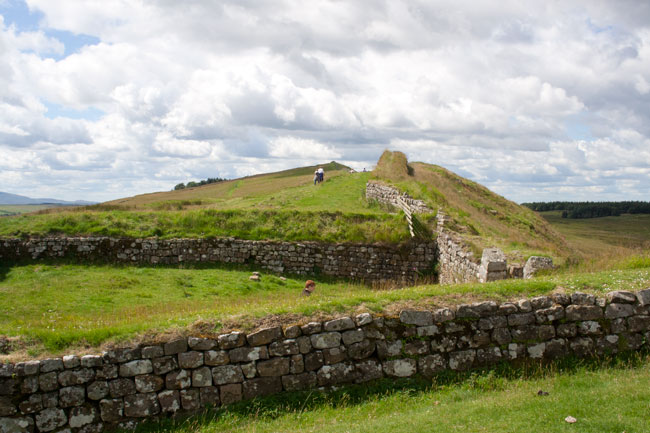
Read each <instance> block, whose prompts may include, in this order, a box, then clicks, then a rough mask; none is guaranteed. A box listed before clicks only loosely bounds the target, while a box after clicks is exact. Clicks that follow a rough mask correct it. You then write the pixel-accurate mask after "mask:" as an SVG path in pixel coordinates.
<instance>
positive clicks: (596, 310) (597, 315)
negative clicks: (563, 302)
mask: <svg viewBox="0 0 650 433" xmlns="http://www.w3.org/2000/svg"><path fill="white" fill-rule="evenodd" d="M565 317H566V319H567V320H570V321H579V320H598V319H602V317H603V309H602V308H600V307H598V306H596V305H569V306H568V307H566V310H565Z"/></svg>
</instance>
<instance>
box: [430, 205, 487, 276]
mask: <svg viewBox="0 0 650 433" xmlns="http://www.w3.org/2000/svg"><path fill="white" fill-rule="evenodd" d="M436 218H437V227H436V234H437V238H436V243H437V246H438V250H437V251H438V256H437V262H438V282H439V283H440V284H457V283H471V282H476V281H478V279H479V272H480V265H479V263H477V260H476V258H475V257H474V253H473V252H472V251H471V250H470V248H469V247H468V246H467V245H466V244H465V243H464V242H463V241H462V239H460V237H459V236H458V235H457V234H456V233H454V232H452V231H451V230H448V229H447V228H446V227H445V224H446V223H448V222H449V220H450V218H449V216H448V215H445V214H444V213H442V212H440V211H438V215H437V216H436Z"/></svg>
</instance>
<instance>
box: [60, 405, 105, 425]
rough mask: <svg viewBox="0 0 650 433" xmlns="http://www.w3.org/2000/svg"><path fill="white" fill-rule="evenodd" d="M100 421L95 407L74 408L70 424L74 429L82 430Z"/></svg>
mask: <svg viewBox="0 0 650 433" xmlns="http://www.w3.org/2000/svg"><path fill="white" fill-rule="evenodd" d="M98 420H99V413H98V412H97V409H95V408H94V407H93V406H79V407H73V408H72V409H71V410H70V417H69V421H68V424H70V427H72V428H80V427H83V426H85V425H88V424H92V423H95V422H97V421H98Z"/></svg>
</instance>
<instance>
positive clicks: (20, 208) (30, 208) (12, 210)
mask: <svg viewBox="0 0 650 433" xmlns="http://www.w3.org/2000/svg"><path fill="white" fill-rule="evenodd" d="M56 207H59V206H58V205H54V204H0V216H2V215H16V214H23V213H30V212H37V211H39V210H43V209H52V208H56Z"/></svg>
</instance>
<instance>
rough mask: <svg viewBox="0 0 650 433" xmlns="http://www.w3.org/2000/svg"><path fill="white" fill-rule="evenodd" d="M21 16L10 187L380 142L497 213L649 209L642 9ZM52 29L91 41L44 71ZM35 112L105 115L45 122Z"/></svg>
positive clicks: (270, 161)
mask: <svg viewBox="0 0 650 433" xmlns="http://www.w3.org/2000/svg"><path fill="white" fill-rule="evenodd" d="M27 4H28V6H29V7H30V9H31V10H33V11H38V12H40V13H42V14H43V17H44V18H43V20H42V22H41V24H40V26H41V28H39V29H37V30H33V29H29V31H23V29H20V28H15V27H8V26H7V25H6V24H4V20H2V21H0V110H1V112H2V113H3V114H2V116H0V152H2V153H3V154H7V155H11V157H10V158H7V159H6V161H5V162H4V166H3V167H7V164H9V163H10V166H9V167H7V168H5V169H4V170H3V173H2V175H0V179H1V180H2V182H3V185H7V186H4V187H2V188H5V189H7V188H10V187H11V188H12V192H17V193H25V194H28V195H37V194H36V193H35V192H32V191H39V190H40V189H42V188H43V189H45V190H46V191H51V192H52V193H56V192H57V191H59V192H60V194H52V195H58V196H60V197H62V198H85V199H90V200H103V199H109V198H115V197H118V196H122V195H129V194H135V193H142V192H148V191H151V190H153V189H168V188H171V187H172V186H173V185H174V184H175V183H178V182H181V181H188V180H192V179H200V178H205V177H214V176H222V177H223V176H226V177H234V176H238V175H244V174H253V173H256V172H262V171H267V170H278V169H283V168H288V167H291V166H295V165H298V164H313V163H318V162H324V161H328V160H332V159H337V160H339V159H340V160H345V161H350V162H351V163H354V164H356V165H355V166H356V167H357V168H362V167H363V166H367V167H369V166H370V165H371V164H372V163H373V162H374V161H375V160H376V159H377V158H378V156H379V155H380V153H381V151H382V150H383V149H384V148H386V147H392V148H396V149H402V150H404V151H406V152H407V153H408V154H409V156H410V157H411V158H415V159H419V160H423V161H427V162H432V163H439V164H441V165H445V166H448V167H449V168H450V169H452V170H457V171H458V172H459V173H460V174H462V175H466V176H470V177H472V178H473V179H475V180H478V181H480V182H485V183H486V184H487V185H488V186H491V187H493V188H495V189H497V190H498V191H499V192H500V193H502V194H504V195H506V196H507V197H509V198H514V199H524V200H528V199H530V198H531V197H532V196H535V195H538V196H539V198H540V199H543V198H544V197H550V198H553V195H554V194H557V192H558V191H559V194H563V195H564V197H565V198H573V197H575V198H585V197H588V196H589V195H590V194H594V193H595V192H598V193H599V194H601V195H603V194H604V195H607V197H609V198H612V199H616V198H620V199H623V198H645V199H647V193H648V189H647V179H644V176H647V175H648V167H650V156H649V155H648V152H649V150H648V149H650V146H649V144H650V142H649V137H650V103H649V102H648V99H647V94H648V93H649V92H650V84H648V83H650V72H649V71H650V26H649V24H648V23H650V8H649V7H647V6H645V5H641V4H639V3H637V2H630V3H629V4H624V5H621V4H620V2H615V1H607V0H599V1H597V2H593V1H578V2H571V3H566V2H565V3H544V4H542V3H539V2H535V1H532V0H531V1H527V2H526V1H525V2H520V1H514V0H513V1H503V2H500V3H499V6H498V7H495V5H494V4H490V3H480V2H478V3H477V2H460V3H459V2H451V1H439V2H433V3H431V2H426V1H415V2H406V1H391V2H386V1H383V0H374V1H368V2H356V3H355V2H347V3H346V2H329V1H314V2H309V3H305V2H298V1H293V0H284V1H281V2H277V1H273V2H271V1H259V2H241V1H234V0H232V1H225V2H195V3H192V4H191V5H188V4H184V3H183V4H180V3H178V2H173V1H160V2H131V1H127V0H106V1H102V2H88V1H82V0H73V1H66V2H52V1H48V0H27ZM1 10H2V9H1V6H0V11H1ZM0 13H1V12H0ZM48 29H57V30H64V31H67V32H70V33H71V34H72V35H79V34H88V35H92V36H96V37H98V38H99V39H100V40H101V42H100V43H98V44H96V45H92V46H86V47H83V48H82V49H80V50H76V54H72V55H69V56H67V57H65V58H61V59H59V60H54V59H52V58H48V57H47V55H48V54H58V55H59V56H61V55H62V54H63V52H64V42H65V41H64V40H61V41H59V40H57V39H55V38H54V37H52V36H47V34H48V33H47V30H48ZM47 104H57V105H60V106H62V107H65V108H68V109H73V110H79V111H80V112H83V111H84V110H89V109H98V110H101V112H103V113H105V114H103V115H101V116H99V118H98V119H69V118H66V117H63V116H59V117H57V118H54V119H51V118H48V117H47V116H48V112H47V107H48V105H47ZM50 115H51V114H50ZM576 119H578V120H579V123H580V127H581V128H582V129H584V130H585V133H584V134H582V135H584V137H581V138H582V139H581V140H577V139H576V137H575V136H573V135H571V136H569V135H568V132H567V130H568V129H570V128H569V127H568V126H567V125H573V124H575V123H576V122H577V120H576ZM93 168H94V169H93ZM9 173H10V174H9ZM644 180H646V182H644ZM68 183H69V184H74V183H77V184H79V183H83V184H84V185H85V186H84V188H85V189H84V191H85V192H84V194H88V195H84V196H78V195H77V194H78V192H77V191H78V190H75V189H74V188H72V187H70V186H68ZM2 188H0V189H2ZM553 191H554V192H553ZM38 195H42V194H38Z"/></svg>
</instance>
